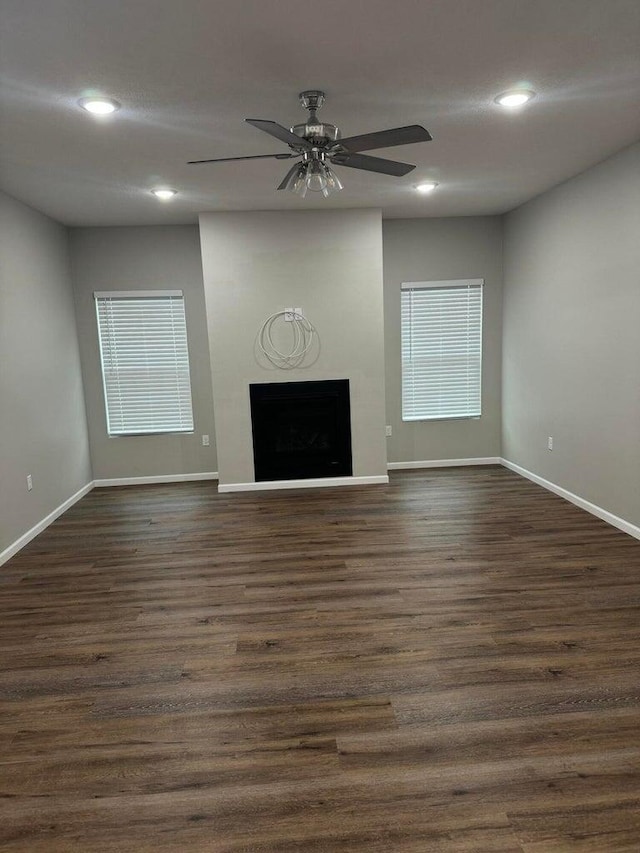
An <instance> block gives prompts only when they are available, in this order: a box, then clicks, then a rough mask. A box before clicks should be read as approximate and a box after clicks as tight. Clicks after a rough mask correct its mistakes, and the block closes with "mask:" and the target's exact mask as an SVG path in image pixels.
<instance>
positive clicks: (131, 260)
mask: <svg viewBox="0 0 640 853" xmlns="http://www.w3.org/2000/svg"><path fill="white" fill-rule="evenodd" d="M71 251H72V269H73V279H74V289H75V297H76V310H77V317H78V332H79V339H80V349H81V353H82V371H83V376H84V385H85V396H86V401H87V420H88V424H89V438H90V446H91V459H92V463H93V472H94V476H95V478H96V479H117V478H127V477H150V476H167V475H171V476H174V475H182V474H198V473H207V472H212V471H215V470H216V469H217V461H216V448H215V434H214V433H215V429H214V422H213V400H212V392H211V371H210V367H209V346H208V340H207V324H206V319H205V306H204V291H203V286H202V265H201V259H200V242H199V235H198V228H197V226H195V225H193V226H191V225H175V226H163V225H158V226H152V227H146V228H145V227H133V228H73V229H72V230H71ZM163 289H168V290H174V289H177V290H182V291H183V293H184V299H185V314H186V320H187V336H188V341H189V364H190V370H191V390H192V396H193V416H194V432H193V433H174V434H170V435H136V436H118V437H112V438H110V437H109V436H108V434H107V423H106V416H105V405H104V396H103V389H102V374H101V368H100V351H99V345H98V331H97V325H96V314H95V304H94V298H93V293H94V291H96V290H163ZM203 434H207V435H209V436H210V441H211V444H210V446H209V447H203V446H202V435H203Z"/></svg>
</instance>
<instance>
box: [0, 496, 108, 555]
mask: <svg viewBox="0 0 640 853" xmlns="http://www.w3.org/2000/svg"><path fill="white" fill-rule="evenodd" d="M92 489H93V481H91V482H90V483H87V485H86V486H83V487H82V488H81V489H78V491H77V492H76V493H75V494H74V495H71V497H70V498H67V500H66V501H64V502H63V503H61V504H60V506H58V507H56V508H55V509H54V510H53V512H50V513H49V515H47V516H45V518H43V519H42V521H39V522H38V523H37V524H35V525H34V526H33V527H32V528H31V529H30V530H27V532H26V533H23V534H22V536H21V537H20V538H19V539H16V541H15V542H14V543H13V544H12V545H9V547H8V548H5V549H4V551H2V552H0V566H2V565H3V564H4V563H6V562H7V561H8V560H10V559H11V558H12V557H14V556H15V555H16V554H17V553H18V551H20V550H21V549H22V548H24V546H25V545H28V544H29V542H31V540H32V539H35V538H36V536H37V535H38V534H39V533H42V531H43V530H45V529H46V528H47V527H48V526H49V525H50V524H52V523H53V522H54V521H55V520H56V518H59V517H60V516H61V515H62V513H63V512H66V511H67V510H68V509H69V507H71V506H73V505H74V504H75V503H77V502H78V501H79V500H80V498H83V497H84V496H85V495H87V494H89V492H90V491H91V490H92Z"/></svg>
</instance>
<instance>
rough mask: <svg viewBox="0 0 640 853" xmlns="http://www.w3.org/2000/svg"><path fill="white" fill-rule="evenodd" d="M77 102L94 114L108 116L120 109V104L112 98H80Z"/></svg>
mask: <svg viewBox="0 0 640 853" xmlns="http://www.w3.org/2000/svg"><path fill="white" fill-rule="evenodd" d="M78 103H79V104H80V106H81V107H82V109H83V110H86V111H87V112H88V113H92V114H93V115H94V116H108V115H110V114H111V113H115V111H116V110H119V109H120V104H119V103H118V102H117V101H114V100H113V98H80V100H79V101H78Z"/></svg>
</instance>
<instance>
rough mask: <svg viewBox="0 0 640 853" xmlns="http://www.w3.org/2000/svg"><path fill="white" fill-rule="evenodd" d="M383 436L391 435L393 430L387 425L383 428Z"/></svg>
mask: <svg viewBox="0 0 640 853" xmlns="http://www.w3.org/2000/svg"><path fill="white" fill-rule="evenodd" d="M384 434H385V435H386V436H389V435H393V428H392V427H390V426H389V424H387V426H386V427H385V429H384Z"/></svg>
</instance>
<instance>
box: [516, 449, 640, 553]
mask: <svg viewBox="0 0 640 853" xmlns="http://www.w3.org/2000/svg"><path fill="white" fill-rule="evenodd" d="M501 462H502V464H503V465H504V467H505V468H508V469H509V470H510V471H514V472H515V473H516V474H520V476H521V477H525V478H526V479H527V480H531V482H533V483H536V484H537V485H538V486H542V487H543V488H544V489H547V490H548V491H550V492H553V493H554V494H555V495H559V496H560V497H561V498H564V499H565V500H567V501H569V502H570V503H572V504H575V505H576V506H578V507H580V509H584V510H586V511H587V512H590V513H591V515H595V516H596V517H597V518H600V519H601V520H602V521H606V522H607V524H611V525H612V526H613V527H617V528H618V530H622V531H623V532H624V533H628V534H629V536H633V537H634V539H640V527H637V526H636V525H635V524H631V522H629V521H625V519H624V518H620V517H619V516H617V515H614V514H613V513H612V512H609V510H606V509H603V508H602V507H601V506H598V505H597V504H593V503H591V501H587V500H585V499H584V498H581V497H580V496H579V495H576V494H574V493H573V492H570V491H569V490H568V489H564V488H563V487H562V486H558V485H556V484H555V483H552V482H551V481H550V480H545V479H544V477H539V476H538V474H534V473H533V472H532V471H527V469H526V468H521V467H520V465H516V463H515V462H509V460H508V459H502V460H501Z"/></svg>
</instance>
